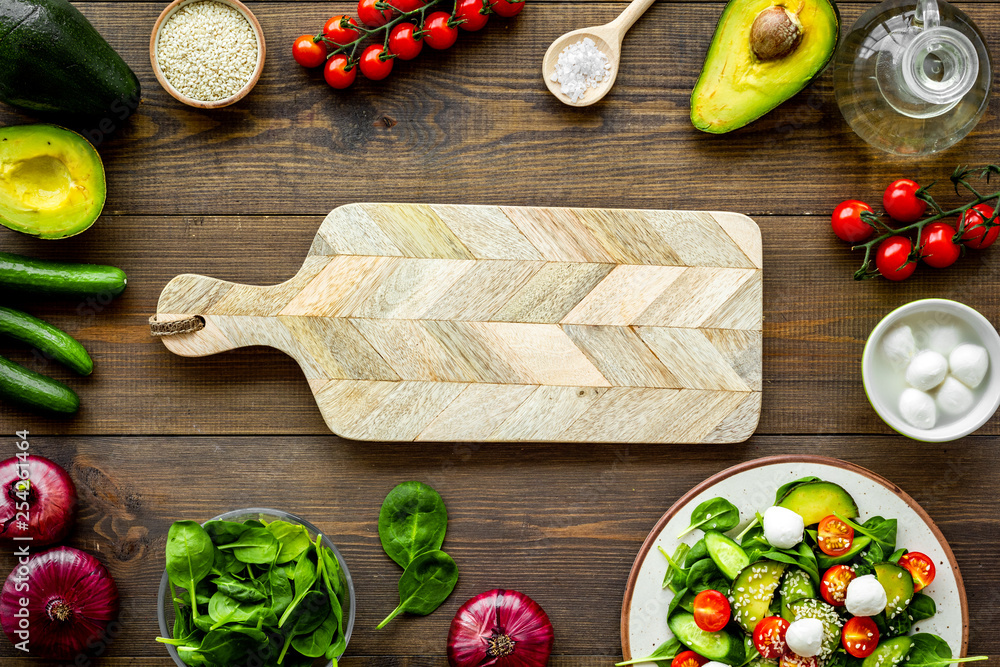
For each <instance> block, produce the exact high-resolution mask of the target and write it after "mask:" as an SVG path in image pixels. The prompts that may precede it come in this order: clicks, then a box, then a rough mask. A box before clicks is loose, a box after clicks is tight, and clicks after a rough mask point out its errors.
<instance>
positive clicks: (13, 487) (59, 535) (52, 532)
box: [0, 455, 77, 549]
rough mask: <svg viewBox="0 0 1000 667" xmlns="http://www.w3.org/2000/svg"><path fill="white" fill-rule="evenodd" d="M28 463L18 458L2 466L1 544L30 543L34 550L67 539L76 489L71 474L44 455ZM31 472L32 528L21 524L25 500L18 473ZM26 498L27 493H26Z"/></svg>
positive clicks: (30, 506) (0, 480)
mask: <svg viewBox="0 0 1000 667" xmlns="http://www.w3.org/2000/svg"><path fill="white" fill-rule="evenodd" d="M27 459H28V460H27V464H26V465H25V463H24V462H22V461H20V460H18V459H17V458H16V457H13V458H9V459H7V460H6V461H3V462H2V463H0V543H2V544H4V545H7V546H11V545H14V544H17V545H24V544H29V545H30V546H31V547H32V548H33V549H34V548H37V547H44V546H48V545H50V544H55V543H56V542H61V541H62V540H64V539H66V536H67V535H68V534H69V531H70V529H71V528H72V527H73V516H74V514H75V512H76V501H77V496H76V486H74V484H73V480H72V479H70V476H69V474H68V473H67V472H66V471H65V470H63V469H62V468H60V467H59V465H58V464H56V463H54V462H52V461H50V460H49V459H47V458H45V457H43V456H34V455H30V456H28V457H27ZM24 467H27V470H28V479H27V482H28V491H27V493H28V496H27V503H28V509H27V514H28V521H27V524H28V527H27V528H26V529H25V528H22V527H20V526H19V524H20V523H21V522H22V521H23V518H24V517H23V512H22V516H20V517H19V516H17V514H18V507H20V509H21V510H24V502H25V501H24V500H22V499H21V498H19V497H18V496H17V495H16V494H17V492H18V488H17V485H18V483H19V482H21V476H20V475H19V474H18V471H19V470H21V469H23V468H24ZM22 495H23V493H22ZM15 537H30V538H32V539H31V541H30V542H26V541H17V542H15V541H14V538H15Z"/></svg>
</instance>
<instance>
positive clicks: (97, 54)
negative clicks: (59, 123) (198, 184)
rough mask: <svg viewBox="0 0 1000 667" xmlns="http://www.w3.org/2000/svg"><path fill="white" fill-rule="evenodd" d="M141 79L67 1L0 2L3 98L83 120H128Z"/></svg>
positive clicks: (0, 88) (44, 112)
mask: <svg viewBox="0 0 1000 667" xmlns="http://www.w3.org/2000/svg"><path fill="white" fill-rule="evenodd" d="M140 97H141V89H140V86H139V79H138V78H137V77H136V75H135V73H134V72H133V71H132V70H131V69H130V68H129V66H128V65H126V64H125V61H124V60H122V59H121V56H119V55H118V54H117V53H116V52H115V50H114V49H112V48H111V46H110V45H109V44H108V43H107V42H106V41H105V40H104V38H103V37H101V35H100V33H98V32H97V30H95V29H94V26H92V25H91V24H90V22H89V21H88V20H87V19H86V18H85V17H84V16H83V14H81V13H80V11H79V10H78V9H77V8H76V7H74V6H73V5H71V4H70V3H69V2H68V1H67V0H2V1H0V100H2V101H4V102H6V103H7V104H10V105H11V106H13V107H17V108H19V109H22V110H24V111H28V112H33V113H36V114H41V115H43V116H47V117H52V118H61V119H72V120H76V121H80V122H86V121H91V120H99V119H102V118H108V119H118V120H124V119H125V118H127V117H128V116H129V115H131V113H132V111H133V110H134V109H135V108H136V107H137V106H138V105H139V100H140Z"/></svg>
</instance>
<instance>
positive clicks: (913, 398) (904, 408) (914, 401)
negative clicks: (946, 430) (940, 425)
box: [899, 387, 937, 429]
mask: <svg viewBox="0 0 1000 667" xmlns="http://www.w3.org/2000/svg"><path fill="white" fill-rule="evenodd" d="M899 414H901V415H903V419H905V420H906V422H907V423H908V424H909V425H910V426H914V427H916V428H923V429H928V428H934V424H936V423H937V408H936V407H935V406H934V399H933V398H931V397H930V396H928V395H927V394H925V393H924V392H922V391H920V390H919V389H913V388H912V387H907V388H906V389H904V390H903V393H902V394H900V396H899Z"/></svg>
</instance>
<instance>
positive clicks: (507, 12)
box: [490, 0, 524, 18]
mask: <svg viewBox="0 0 1000 667" xmlns="http://www.w3.org/2000/svg"><path fill="white" fill-rule="evenodd" d="M490 9H492V10H493V12H494V13H495V14H496V15H497V16H503V17H504V18H510V17H511V16H517V15H518V14H520V13H521V10H522V9H524V0H521V1H520V2H510V1H509V0H491V2H490Z"/></svg>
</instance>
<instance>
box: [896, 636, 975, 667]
mask: <svg viewBox="0 0 1000 667" xmlns="http://www.w3.org/2000/svg"><path fill="white" fill-rule="evenodd" d="M910 639H911V640H912V641H913V646H911V647H910V652H909V653H908V654H907V656H906V665H907V667H947V665H951V664H952V663H956V662H976V661H979V660H988V659H989V658H988V657H987V656H985V655H978V656H972V657H968V658H955V657H953V656H952V654H951V647H950V646H948V642H946V641H945V640H943V639H941V638H940V637H938V636H937V635H932V634H930V633H929V632H918V633H917V634H915V635H911V636H910Z"/></svg>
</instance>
